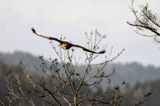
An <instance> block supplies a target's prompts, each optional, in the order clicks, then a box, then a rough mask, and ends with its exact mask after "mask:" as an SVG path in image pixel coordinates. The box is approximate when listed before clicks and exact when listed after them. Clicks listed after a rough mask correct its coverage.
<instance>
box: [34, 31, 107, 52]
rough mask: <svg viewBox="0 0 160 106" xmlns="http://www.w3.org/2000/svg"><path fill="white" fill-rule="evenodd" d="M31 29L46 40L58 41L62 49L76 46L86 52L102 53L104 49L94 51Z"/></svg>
mask: <svg viewBox="0 0 160 106" xmlns="http://www.w3.org/2000/svg"><path fill="white" fill-rule="evenodd" d="M31 30H32V32H33V33H34V34H36V35H37V36H40V37H42V38H45V39H48V40H55V41H57V42H59V43H60V47H61V48H63V49H66V50H68V49H70V48H71V47H77V48H81V49H82V50H83V51H87V52H91V53H95V54H104V53H105V50H102V51H100V52H95V51H92V50H89V49H87V48H85V47H82V46H80V45H76V44H72V43H70V42H68V41H63V40H59V39H57V38H54V37H48V36H44V35H40V34H37V32H36V30H35V29H34V28H32V29H31Z"/></svg>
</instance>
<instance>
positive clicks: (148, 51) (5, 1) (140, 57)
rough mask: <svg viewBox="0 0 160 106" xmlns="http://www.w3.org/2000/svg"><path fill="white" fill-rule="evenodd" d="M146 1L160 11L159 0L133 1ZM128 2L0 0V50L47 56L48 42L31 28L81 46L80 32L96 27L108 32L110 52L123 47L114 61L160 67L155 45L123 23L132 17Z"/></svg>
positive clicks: (143, 0) (129, 0)
mask: <svg viewBox="0 0 160 106" xmlns="http://www.w3.org/2000/svg"><path fill="white" fill-rule="evenodd" d="M146 2H148V3H150V7H151V9H153V10H154V11H155V12H157V13H158V12H159V11H160V7H159V4H160V1H159V0H137V2H136V3H137V4H138V5H141V4H145V3H146ZM130 3H131V0H0V17H1V18H0V32H1V33H0V51H1V52H13V51H15V50H19V51H20V50H21V51H25V52H30V53H33V54H35V55H42V54H43V55H45V56H47V55H50V54H51V52H52V49H51V46H50V45H49V43H48V42H47V41H44V40H42V39H39V38H37V37H35V36H33V34H32V32H31V30H30V28H31V27H35V28H36V29H37V30H38V31H39V32H40V33H44V34H52V35H55V37H59V35H63V36H65V37H66V38H67V39H68V40H70V41H72V42H74V43H78V44H81V45H83V43H84V40H85V39H84V37H85V36H84V32H90V31H91V30H93V29H96V28H97V29H98V30H99V31H100V32H101V33H105V34H107V35H108V41H107V43H108V44H109V46H114V52H113V53H114V54H116V53H117V52H119V51H120V50H121V49H123V48H125V49H126V51H125V53H123V55H121V56H120V57H119V58H118V59H117V60H116V61H120V62H124V63H126V62H132V61H138V62H141V63H143V64H145V65H147V64H154V65H157V66H160V58H159V56H160V50H159V47H158V45H155V44H154V43H153V40H152V39H149V38H145V37H142V36H140V35H137V34H136V33H135V32H134V29H133V28H131V27H130V26H129V25H127V24H126V21H128V20H134V17H133V14H132V13H131V11H130V9H129V5H130ZM55 44H56V43H55ZM46 45H48V46H46Z"/></svg>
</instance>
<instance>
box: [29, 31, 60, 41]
mask: <svg viewBox="0 0 160 106" xmlns="http://www.w3.org/2000/svg"><path fill="white" fill-rule="evenodd" d="M31 30H32V32H33V33H34V34H35V35H37V36H40V37H42V38H45V39H48V40H55V41H57V42H59V43H62V42H63V41H61V40H59V39H57V38H54V37H49V36H44V35H40V34H38V33H37V32H36V30H35V29H34V28H31Z"/></svg>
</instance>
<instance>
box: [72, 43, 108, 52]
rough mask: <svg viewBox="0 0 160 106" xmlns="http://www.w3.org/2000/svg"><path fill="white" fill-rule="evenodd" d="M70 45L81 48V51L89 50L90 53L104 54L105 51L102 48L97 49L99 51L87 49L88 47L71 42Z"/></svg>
mask: <svg viewBox="0 0 160 106" xmlns="http://www.w3.org/2000/svg"><path fill="white" fill-rule="evenodd" d="M72 47H77V48H81V49H82V50H83V51H86V52H90V53H95V54H104V53H105V52H106V51H105V50H102V51H99V52H95V51H92V50H89V49H87V48H85V47H83V46H80V45H74V44H72Z"/></svg>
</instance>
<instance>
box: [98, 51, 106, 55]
mask: <svg viewBox="0 0 160 106" xmlns="http://www.w3.org/2000/svg"><path fill="white" fill-rule="evenodd" d="M104 53H106V51H105V50H102V51H100V52H98V54H104Z"/></svg>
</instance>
